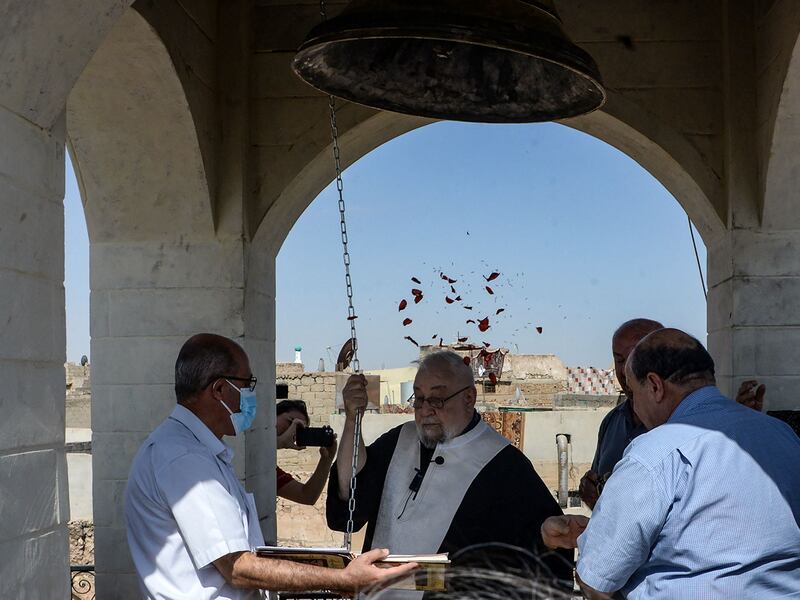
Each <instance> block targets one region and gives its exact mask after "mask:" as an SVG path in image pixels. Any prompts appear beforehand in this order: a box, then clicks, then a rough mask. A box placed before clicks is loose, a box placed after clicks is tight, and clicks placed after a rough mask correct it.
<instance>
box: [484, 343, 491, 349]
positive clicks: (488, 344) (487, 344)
mask: <svg viewBox="0 0 800 600" xmlns="http://www.w3.org/2000/svg"><path fill="white" fill-rule="evenodd" d="M483 345H484V346H486V347H487V348H488V347H489V346H491V344H490V343H489V342H483Z"/></svg>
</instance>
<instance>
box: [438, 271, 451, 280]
mask: <svg viewBox="0 0 800 600" xmlns="http://www.w3.org/2000/svg"><path fill="white" fill-rule="evenodd" d="M439 277H441V278H442V279H444V280H445V281H447V280H449V279H450V278H449V277H448V276H447V275H445V274H444V273H441V272H440V273H439Z"/></svg>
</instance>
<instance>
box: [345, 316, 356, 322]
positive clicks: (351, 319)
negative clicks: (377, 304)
mask: <svg viewBox="0 0 800 600" xmlns="http://www.w3.org/2000/svg"><path fill="white" fill-rule="evenodd" d="M357 318H358V316H356V315H353V316H352V317H347V320H348V321H355V320H356V319H357Z"/></svg>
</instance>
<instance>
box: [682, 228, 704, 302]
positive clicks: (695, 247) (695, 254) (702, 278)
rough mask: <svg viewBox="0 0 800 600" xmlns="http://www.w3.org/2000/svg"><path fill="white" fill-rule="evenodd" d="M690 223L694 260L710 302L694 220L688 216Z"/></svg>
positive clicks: (701, 283)
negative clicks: (695, 235)
mask: <svg viewBox="0 0 800 600" xmlns="http://www.w3.org/2000/svg"><path fill="white" fill-rule="evenodd" d="M686 218H687V219H688V221H689V234H690V235H691V236H692V247H693V248H694V258H695V260H696V261H697V272H698V273H700V285H701V286H703V297H704V298H705V299H706V300H708V289H707V288H706V280H705V278H704V277H703V268H702V267H701V266H700V255H699V254H698V253H697V242H696V241H695V239H694V228H693V227H692V218H691V217H690V216H689V215H686Z"/></svg>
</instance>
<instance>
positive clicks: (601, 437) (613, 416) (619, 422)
mask: <svg viewBox="0 0 800 600" xmlns="http://www.w3.org/2000/svg"><path fill="white" fill-rule="evenodd" d="M663 327H664V326H663V325H662V324H661V323H659V322H658V321H653V320H652V319H631V320H630V321H625V322H624V323H623V324H622V325H620V326H619V327H618V328H617V330H616V331H615V332H614V335H613V336H612V337H611V353H612V355H613V357H614V371H615V373H616V375H617V381H619V384H620V387H621V388H622V393H623V394H624V396H623V397H622V401H621V402H618V403H617V406H616V407H615V408H613V409H612V410H611V411H610V412H609V413H608V414H607V415H606V416H605V418H604V419H603V421H602V422H601V423H600V430H599V431H598V433H597V448H596V449H595V452H594V460H592V467H591V468H590V469H589V470H588V471H586V473H585V474H584V475H583V477H582V478H581V482H580V486H579V493H580V495H581V499H582V500H583V501H584V502H585V503H586V504H587V505H588V506H589V508H594V505H595V503H596V502H597V498H598V496H599V495H600V491H601V490H602V486H603V485H604V484H605V482H606V481H607V480H608V478H609V477H610V476H611V472H612V471H613V470H614V465H616V464H617V463H618V462H619V460H620V459H621V458H622V453H623V452H625V448H627V447H628V444H630V443H631V441H632V440H633V439H634V438H636V437H638V436H640V435H641V434H643V433H644V432H645V431H647V429H645V427H644V425H642V422H641V421H640V420H639V418H638V417H637V416H636V413H635V412H634V411H633V405H632V402H631V397H632V394H631V390H630V388H629V387H628V384H627V381H626V379H625V361H627V360H628V355H630V353H631V351H632V350H633V348H634V346H636V344H638V343H639V340H641V339H642V338H643V337H644V336H646V335H647V334H649V333H652V332H653V331H657V330H659V329H662V328H663Z"/></svg>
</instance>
